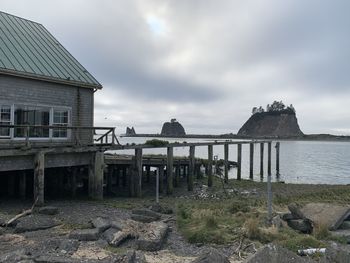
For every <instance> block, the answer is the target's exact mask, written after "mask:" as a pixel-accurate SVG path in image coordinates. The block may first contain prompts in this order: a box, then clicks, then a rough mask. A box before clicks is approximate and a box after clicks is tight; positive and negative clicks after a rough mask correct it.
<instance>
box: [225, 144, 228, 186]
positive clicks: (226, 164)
mask: <svg viewBox="0 0 350 263" xmlns="http://www.w3.org/2000/svg"><path fill="white" fill-rule="evenodd" d="M228 158H229V145H228V144H224V176H225V179H224V181H225V183H228V170H229V163H228Z"/></svg>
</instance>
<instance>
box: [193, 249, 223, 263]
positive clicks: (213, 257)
mask: <svg viewBox="0 0 350 263" xmlns="http://www.w3.org/2000/svg"><path fill="white" fill-rule="evenodd" d="M212 262H215V263H230V260H229V259H228V257H227V256H225V255H223V254H221V253H220V252H219V251H218V250H216V249H214V248H211V249H210V250H209V251H206V252H205V253H204V254H202V255H200V256H199V257H198V258H196V259H195V260H194V261H192V263H212Z"/></svg>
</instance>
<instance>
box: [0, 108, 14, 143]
mask: <svg viewBox="0 0 350 263" xmlns="http://www.w3.org/2000/svg"><path fill="white" fill-rule="evenodd" d="M0 124H3V125H10V124H11V106H10V105H0ZM0 137H10V127H3V128H0Z"/></svg>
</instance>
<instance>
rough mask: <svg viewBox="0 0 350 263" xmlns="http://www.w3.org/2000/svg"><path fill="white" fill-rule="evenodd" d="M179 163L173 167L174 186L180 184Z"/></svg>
mask: <svg viewBox="0 0 350 263" xmlns="http://www.w3.org/2000/svg"><path fill="white" fill-rule="evenodd" d="M180 169H181V167H180V164H178V165H176V167H175V187H179V186H180Z"/></svg>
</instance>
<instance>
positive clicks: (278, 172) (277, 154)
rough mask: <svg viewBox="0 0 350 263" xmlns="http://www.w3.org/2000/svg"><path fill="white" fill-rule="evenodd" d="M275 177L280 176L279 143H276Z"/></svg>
mask: <svg viewBox="0 0 350 263" xmlns="http://www.w3.org/2000/svg"><path fill="white" fill-rule="evenodd" d="M276 175H277V176H279V175H280V143H279V142H276Z"/></svg>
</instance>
